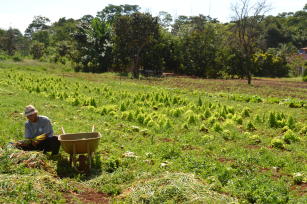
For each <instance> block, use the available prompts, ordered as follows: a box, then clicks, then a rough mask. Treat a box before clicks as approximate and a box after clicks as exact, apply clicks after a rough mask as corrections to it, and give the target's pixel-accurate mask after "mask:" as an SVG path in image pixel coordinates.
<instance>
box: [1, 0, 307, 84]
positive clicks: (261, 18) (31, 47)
mask: <svg viewBox="0 0 307 204" xmlns="http://www.w3.org/2000/svg"><path fill="white" fill-rule="evenodd" d="M268 8H269V7H267V5H266V4H265V1H261V2H260V3H259V2H258V4H255V5H253V4H251V3H250V1H248V0H242V1H239V4H236V5H235V7H234V8H233V13H234V18H233V21H231V22H229V23H221V22H219V21H218V20H217V19H212V18H211V17H210V16H203V15H198V16H178V17H177V18H176V19H174V18H173V17H172V16H171V15H170V14H169V13H167V12H160V13H159V15H158V16H152V15H151V14H149V13H142V12H140V7H139V6H137V5H127V4H126V5H119V6H117V5H109V6H107V7H105V8H104V9H102V10H101V11H99V12H97V15H96V16H91V15H84V16H83V17H82V18H81V19H66V18H65V17H63V18H60V19H59V20H58V21H57V22H53V23H51V22H50V20H49V19H48V18H47V17H43V16H35V17H34V19H33V21H32V23H31V24H30V25H29V26H28V28H27V29H26V31H25V33H24V34H22V33H21V32H20V31H19V30H17V29H14V28H10V29H9V30H0V51H1V56H0V60H1V59H5V58H7V57H9V56H13V59H15V60H17V61H18V60H21V59H22V58H23V57H25V56H26V57H27V56H30V57H32V58H34V59H38V60H40V61H45V62H52V63H61V64H67V63H68V64H72V65H73V67H74V70H75V71H82V72H95V73H101V72H107V71H117V72H122V73H128V72H131V73H133V76H134V77H136V78H137V77H138V76H139V73H140V72H141V73H143V74H145V75H156V76H160V75H161V74H162V72H172V73H176V74H184V75H192V76H198V77H206V78H247V79H248V80H249V83H250V80H251V76H269V77H285V76H299V75H303V73H302V69H298V68H302V67H304V66H305V67H306V64H305V63H306V61H305V60H304V59H303V58H302V57H301V56H300V55H298V54H297V53H298V49H299V48H302V47H305V46H306V45H307V34H306V27H307V21H306V19H307V10H306V9H307V7H306V6H305V7H304V8H303V9H302V10H300V11H297V12H295V13H292V12H289V13H281V14H279V15H277V16H266V15H265V14H266V11H267V10H268ZM240 12H241V13H240Z"/></svg>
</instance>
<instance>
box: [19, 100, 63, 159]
mask: <svg viewBox="0 0 307 204" xmlns="http://www.w3.org/2000/svg"><path fill="white" fill-rule="evenodd" d="M24 115H25V116H26V117H27V119H28V121H27V122H26V123H25V138H26V140H23V141H19V142H17V143H16V147H17V148H19V149H22V150H25V151H31V150H39V151H43V152H44V153H46V152H52V155H56V154H58V153H59V150H60V141H58V137H57V136H53V129H52V125H51V122H50V120H49V118H48V117H46V116H40V115H38V112H37V110H36V109H35V107H34V106H32V105H28V106H26V108H25V112H24Z"/></svg>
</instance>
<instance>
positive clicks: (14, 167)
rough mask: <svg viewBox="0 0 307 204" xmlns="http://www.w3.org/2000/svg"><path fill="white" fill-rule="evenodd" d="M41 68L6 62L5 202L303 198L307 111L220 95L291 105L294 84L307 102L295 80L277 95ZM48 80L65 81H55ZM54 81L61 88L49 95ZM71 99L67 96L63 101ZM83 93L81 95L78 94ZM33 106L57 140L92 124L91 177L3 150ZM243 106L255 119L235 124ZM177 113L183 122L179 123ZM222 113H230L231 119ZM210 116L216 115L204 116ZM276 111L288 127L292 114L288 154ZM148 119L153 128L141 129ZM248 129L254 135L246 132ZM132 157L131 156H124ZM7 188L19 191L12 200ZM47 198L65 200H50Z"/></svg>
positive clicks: (213, 83)
mask: <svg viewBox="0 0 307 204" xmlns="http://www.w3.org/2000/svg"><path fill="white" fill-rule="evenodd" d="M35 63H37V62H35ZM43 66H44V69H43V70H42V68H41V67H42V64H40V63H37V64H34V65H33V66H31V62H26V63H25V64H24V63H17V64H16V63H0V67H1V69H0V79H1V80H0V83H1V86H0V93H1V94H0V104H1V106H0V116H1V117H0V138H1V139H0V144H1V146H2V150H1V153H0V160H1V163H0V172H1V177H2V178H4V179H3V180H2V179H1V183H0V184H1V185H0V194H1V199H2V201H6V202H8V201H11V202H14V201H18V200H19V201H20V200H26V201H33V200H36V201H37V200H40V199H41V201H42V200H45V199H46V202H48V200H49V201H54V200H57V201H58V202H65V199H66V200H67V199H68V200H73V199H79V200H81V202H86V200H84V199H83V198H82V195H83V194H82V192H83V193H85V194H86V193H88V195H96V197H97V196H99V195H100V196H101V197H104V196H105V195H104V194H100V193H108V194H109V195H113V196H112V197H109V198H108V199H114V200H117V201H118V200H122V201H127V202H128V201H129V202H131V201H135V202H140V201H153V202H162V201H167V200H175V201H191V200H192V199H194V201H199V202H205V201H208V199H209V200H220V201H221V202H229V200H230V199H232V198H231V197H234V198H236V199H239V200H240V201H242V202H243V201H249V202H254V201H258V202H264V203H270V202H277V201H279V202H281V203H285V202H292V203H298V202H304V201H306V184H304V183H303V184H300V185H295V184H294V178H293V174H294V173H297V172H301V173H304V174H305V176H306V173H307V172H306V169H307V168H306V161H307V158H306V135H304V134H303V133H299V132H300V129H301V128H302V127H303V126H304V125H305V126H306V121H307V117H306V115H307V114H306V113H307V111H306V109H304V108H297V109H293V108H289V107H288V106H287V105H278V104H271V103H266V102H263V103H246V102H241V101H237V100H232V99H229V98H227V97H220V95H219V94H216V92H226V90H227V91H229V92H230V93H232V92H236V93H240V92H243V93H252V95H254V94H257V95H259V96H261V97H263V98H265V97H268V96H270V95H273V96H279V97H281V98H286V97H287V96H289V89H288V88H289V87H290V88H291V96H295V97H296V98H300V99H305V96H303V95H302V94H304V93H306V87H305V86H306V83H305V84H303V83H298V82H291V83H296V84H295V85H293V84H291V86H289V87H288V85H289V84H288V82H280V81H278V84H279V87H281V88H279V89H278V91H277V93H276V90H277V89H276V88H274V85H273V86H272V87H273V88H268V87H271V86H270V83H269V84H267V83H265V84H260V85H259V86H257V85H256V86H254V87H247V86H245V82H243V84H242V82H240V81H220V80H200V79H188V78H183V79H181V78H180V79H179V78H171V79H163V80H150V81H146V80H141V81H135V80H130V79H127V78H121V79H120V80H119V79H118V77H117V76H115V75H113V74H102V75H95V74H78V73H64V74H63V73H61V72H59V71H58V68H57V67H54V66H53V65H52V66H50V65H48V64H44V65H43ZM23 70H26V71H23ZM8 76H10V78H9V77H8ZM51 79H58V80H59V81H58V82H55V81H53V83H54V84H52V81H50V80H51ZM27 80H28V81H27ZM36 80H38V81H36ZM25 81H27V82H25ZM257 83H258V82H257V81H256V84H257ZM36 84H37V85H42V86H46V90H43V91H42V90H40V91H39V92H37V91H36V90H35V88H36V87H35V86H36ZM56 84H58V87H57V88H56V91H55V90H52V89H51V87H53V86H56ZM76 84H78V85H76ZM241 84H242V85H241ZM32 85H33V87H32ZM153 85H154V86H153ZM226 85H227V86H226ZM292 85H293V86H292ZM25 86H28V87H27V90H32V89H33V90H32V92H31V93H29V92H28V91H27V90H25ZM283 86H284V87H283ZM29 87H30V88H29ZM176 87H179V88H176ZM183 87H184V88H183ZM225 87H230V88H228V89H227V88H225ZM293 87H300V88H293ZM191 89H193V90H194V91H191ZM204 89H205V91H206V92H205V91H204ZM64 92H65V93H67V95H68V96H69V97H68V98H66V97H67V96H63V93H64ZM76 92H77V93H78V96H75V95H74V93H76ZM207 92H210V93H211V94H208V93H207ZM270 92H271V93H270ZM52 93H56V94H58V95H56V96H52ZM157 95H158V99H157V98H156V97H157ZM304 95H306V94H304ZM166 96H167V97H166ZM73 97H74V98H79V99H80V102H81V103H84V101H86V100H88V99H89V97H92V98H93V99H95V103H96V106H97V107H92V106H82V105H81V104H80V105H76V106H75V105H72V104H73V101H72V100H73V99H72V98H73ZM146 97H148V98H147V99H146ZM176 97H177V98H178V99H179V100H182V101H183V102H182V103H181V104H180V103H175V104H172V103H171V102H170V101H171V100H170V98H171V99H174V98H176ZM166 98H168V99H166ZM199 98H201V100H202V101H201V102H202V104H201V106H199ZM144 101H146V104H147V105H144ZM27 104H34V105H35V106H36V107H37V108H38V109H39V110H40V111H41V114H43V115H47V116H48V117H50V118H51V119H52V121H53V125H54V130H55V132H56V133H57V134H60V132H61V131H60V128H61V127H62V126H63V127H65V130H66V132H83V131H89V130H90V128H91V126H92V125H93V124H94V125H95V127H96V129H97V130H98V131H99V132H101V134H102V136H103V138H102V140H101V144H100V146H99V148H98V151H97V153H98V154H97V157H96V160H95V165H94V168H93V169H92V171H91V175H90V176H87V175H80V174H78V173H76V172H74V171H73V170H71V169H70V168H69V167H68V164H67V162H66V158H67V155H66V154H65V153H64V152H61V155H62V158H57V159H52V158H49V156H45V155H42V154H36V153H27V154H25V153H22V152H20V151H17V152H16V150H12V149H7V148H6V144H7V142H8V141H13V140H16V139H21V138H22V134H23V123H24V118H23V117H22V115H20V112H22V110H23V107H24V106H25V105H27ZM224 105H225V108H224ZM244 108H245V109H246V110H248V109H247V108H249V110H250V111H248V112H250V116H249V117H245V118H244V117H243V118H242V119H243V124H237V123H236V122H235V121H234V120H233V119H232V118H234V116H233V114H231V112H234V113H235V115H236V117H237V116H238V117H239V116H241V114H242V113H241V112H242V110H243V109H244ZM125 109H126V110H125ZM137 109H139V111H138V112H139V113H137V111H136V110H137ZM177 109H178V110H179V111H178V114H179V115H178V117H175V116H174V114H175V115H176V113H174V112H176V110H177ZM223 109H226V112H228V113H229V114H228V115H227V114H226V116H225V117H223V116H222V115H223V114H224V113H223ZM232 109H233V110H232ZM206 110H208V111H209V112H210V113H211V117H210V118H207V119H205V118H203V119H201V118H202V117H204V116H203V115H204V113H205V112H206ZM269 112H278V113H284V115H286V117H285V123H287V120H288V119H289V117H290V116H292V117H293V118H294V120H295V125H294V127H293V131H294V132H295V134H296V135H297V136H298V137H299V139H300V141H296V142H292V143H291V144H285V149H276V148H272V147H271V140H272V139H273V138H275V137H280V138H282V136H283V134H284V133H282V128H270V127H268V115H269ZM129 113H131V114H132V118H130V119H129ZM148 115H150V116H151V122H149V123H147V122H148V121H147V122H144V120H146V117H147V116H148ZM142 117H143V118H142ZM193 117H194V119H193ZM214 119H215V123H213V121H214ZM249 122H252V123H253V125H254V126H255V127H256V130H254V131H252V130H248V129H247V124H248V123H249ZM214 124H215V125H214ZM201 127H202V128H201ZM219 127H221V129H222V130H221V131H219ZM207 131H208V132H207ZM246 132H250V133H246ZM253 135H258V137H252V136H253ZM258 140H260V143H259V141H258ZM126 152H133V153H134V154H132V153H131V155H130V156H129V155H128V156H127V155H126V156H125V155H124V154H125V153H126ZM12 154H13V155H12ZM19 154H20V155H21V156H18V155H19ZM33 154H34V155H35V156H33ZM32 157H33V158H34V160H33V161H34V162H36V163H35V165H34V166H31V165H30V166H29V164H28V163H27V162H25V161H28V160H29V158H32ZM23 158H24V159H23ZM21 161H22V162H21ZM41 161H42V162H43V163H46V165H45V166H44V164H42V163H41ZM29 180H31V181H30V182H28V181H29ZM12 181H13V182H12ZM16 181H19V182H17V183H16ZM38 184H40V188H38V187H37V186H38ZM78 187H81V191H80V190H77V189H78ZM161 187H163V188H161ZM8 189H15V190H14V191H12V193H6V192H7V190H8ZM40 189H45V190H46V191H45V192H44V191H43V192H41V190H40ZM191 189H198V190H197V192H195V191H193V190H191ZM201 189H202V190H201ZM204 189H206V190H204ZM50 191H57V192H58V193H56V194H54V195H51V194H50V193H49V192H50ZM22 192H27V194H22ZM71 192H76V193H74V194H72V193H71ZM91 193H92V194H91ZM16 195H18V196H17V197H16ZM222 195H224V196H222ZM14 199H15V200H14Z"/></svg>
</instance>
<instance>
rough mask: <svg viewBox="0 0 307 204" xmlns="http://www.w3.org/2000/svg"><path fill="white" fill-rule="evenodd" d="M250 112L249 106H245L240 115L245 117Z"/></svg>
mask: <svg viewBox="0 0 307 204" xmlns="http://www.w3.org/2000/svg"><path fill="white" fill-rule="evenodd" d="M250 112H251V110H250V109H249V108H246V107H245V108H244V109H243V110H242V113H241V115H242V117H244V118H247V117H249V116H250Z"/></svg>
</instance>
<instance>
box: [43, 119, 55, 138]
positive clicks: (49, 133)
mask: <svg viewBox="0 0 307 204" xmlns="http://www.w3.org/2000/svg"><path fill="white" fill-rule="evenodd" d="M44 133H46V134H47V137H52V136H53V128H52V125H51V121H50V120H49V119H48V120H47V124H46V126H45V130H44Z"/></svg>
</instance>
